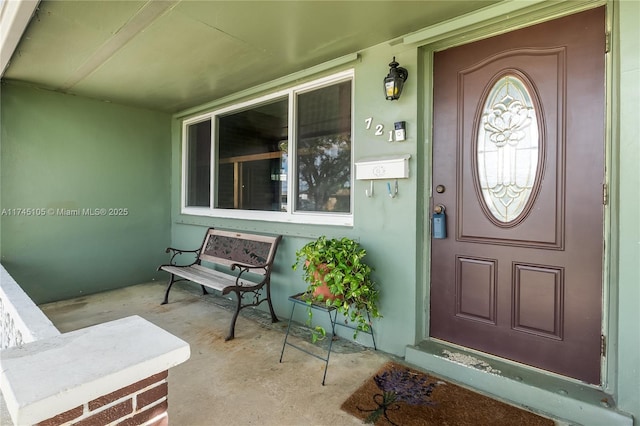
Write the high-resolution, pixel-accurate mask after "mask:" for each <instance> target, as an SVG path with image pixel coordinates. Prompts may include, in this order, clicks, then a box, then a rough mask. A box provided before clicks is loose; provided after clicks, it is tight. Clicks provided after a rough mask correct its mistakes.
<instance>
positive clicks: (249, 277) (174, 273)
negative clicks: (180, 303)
mask: <svg viewBox="0 0 640 426" xmlns="http://www.w3.org/2000/svg"><path fill="white" fill-rule="evenodd" d="M281 239H282V235H278V236H265V235H254V234H247V233H240V232H229V231H222V230H219V229H215V228H209V229H208V230H207V233H206V234H205V236H204V240H203V241H202V246H201V247H200V248H199V249H196V250H181V249H176V248H173V247H168V248H167V249H166V250H165V251H166V253H170V252H171V253H172V255H171V260H170V261H169V262H170V263H169V264H167V265H161V266H159V267H158V271H160V270H162V271H166V272H168V273H170V274H171V278H170V280H169V285H168V286H167V291H166V293H165V295H164V301H163V302H162V304H163V305H164V304H166V303H167V302H168V301H169V291H170V290H171V286H172V285H173V284H174V283H175V282H178V281H186V280H188V281H192V282H194V283H197V284H200V286H201V287H202V294H203V295H204V294H208V293H207V290H206V288H207V287H208V288H211V289H214V290H217V291H220V292H222V294H223V295H226V294H229V293H231V292H234V293H235V294H236V297H237V305H236V310H235V312H234V314H233V319H232V320H231V326H230V328H229V335H228V336H227V337H226V338H225V340H231V339H233V338H234V331H235V326H236V320H237V319H238V314H239V313H240V310H241V309H243V308H246V307H248V306H258V305H259V304H261V303H262V302H264V301H265V300H266V301H267V303H268V305H269V311H270V312H271V321H272V322H278V317H277V316H276V314H275V312H274V311H273V305H272V304H271V288H270V287H271V269H272V266H273V260H274V258H275V255H276V250H277V248H278V244H279V243H280V240H281ZM188 253H191V254H195V256H196V259H195V261H194V262H193V263H190V264H188V265H177V264H176V260H177V259H179V256H180V255H182V254H188ZM263 288H264V294H263V295H261V290H262V289H263ZM245 295H246V296H248V297H249V298H250V301H248V303H244V301H243V300H244V297H245Z"/></svg>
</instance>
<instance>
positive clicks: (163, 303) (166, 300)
mask: <svg viewBox="0 0 640 426" xmlns="http://www.w3.org/2000/svg"><path fill="white" fill-rule="evenodd" d="M174 282H175V275H173V274H171V279H170V280H169V285H168V286H167V291H166V292H165V293H164V300H163V301H162V303H161V305H166V304H167V303H169V291H171V286H172V285H173V283H174Z"/></svg>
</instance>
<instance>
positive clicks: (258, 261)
mask: <svg viewBox="0 0 640 426" xmlns="http://www.w3.org/2000/svg"><path fill="white" fill-rule="evenodd" d="M281 239H282V236H281V235H278V236H267V235H256V234H246V233H241V232H231V231H222V230H219V229H215V228H209V230H208V231H207V234H206V235H205V237H204V241H203V242H202V248H201V249H200V259H201V260H204V261H208V262H213V263H217V264H222V265H225V266H231V265H232V264H233V263H244V264H246V265H251V266H259V265H268V266H267V269H270V268H271V265H272V264H273V258H274V257H275V255H276V249H277V248H278V243H279V242H280V240H281Z"/></svg>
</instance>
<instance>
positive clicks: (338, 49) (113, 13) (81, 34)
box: [0, 0, 498, 112]
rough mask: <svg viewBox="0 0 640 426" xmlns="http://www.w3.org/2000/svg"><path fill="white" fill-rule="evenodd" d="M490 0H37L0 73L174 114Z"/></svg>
mask: <svg viewBox="0 0 640 426" xmlns="http://www.w3.org/2000/svg"><path fill="white" fill-rule="evenodd" d="M497 2H498V0H458V1H433V0H422V1H395V0H393V1H193V0H172V1H170V0H166V1H157V0H156V1H154V0H151V1H132V0H129V1H113V0H112V1H50V0H43V1H41V2H40V4H39V6H38V8H37V10H36V13H35V14H34V16H33V17H32V18H31V20H30V22H29V24H28V26H27V28H26V30H25V32H24V34H23V35H22V38H21V39H20V42H19V43H18V46H17V48H16V50H15V52H14V54H13V56H12V57H11V61H10V63H9V66H8V67H7V69H6V71H5V73H4V75H3V79H6V80H11V81H20V82H25V83H29V84H32V85H35V86H37V87H42V88H46V89H50V90H55V91H60V92H64V93H70V94H76V95H80V96H87V97H91V98H97V99H101V100H105V101H109V102H116V103H122V104H128V105H137V106H141V107H146V108H151V109H157V110H163V111H168V112H175V111H179V110H182V109H185V108H189V107H192V106H195V105H198V104H201V103H204V102H207V101H211V100H215V99H218V98H221V97H224V96H226V95H229V94H232V93H234V92H238V91H241V90H244V89H247V88H249V87H252V86H255V85H258V84H261V83H265V82H267V81H270V80H273V79H275V78H278V77H281V76H284V75H287V74H291V73H293V72H296V71H300V70H303V69H306V68H309V67H311V66H314V65H317V64H320V63H322V62H325V61H328V60H331V59H334V58H337V57H340V56H344V55H346V54H349V53H354V52H358V51H360V50H363V49H365V48H367V47H370V46H373V45H375V44H378V43H382V42H384V41H387V40H393V39H394V38H397V37H400V36H402V35H405V34H408V33H411V32H413V31H416V30H419V29H421V28H424V27H428V26H430V25H433V24H436V23H439V22H442V21H446V20H448V19H451V18H454V17H456V16H460V15H463V14H465V13H468V12H472V11H475V10H478V9H480V8H483V7H486V6H488V5H491V4H494V3H497ZM0 47H4V46H0ZM389 59H391V58H389ZM385 66H386V64H381V74H380V79H382V77H383V76H384V75H383V73H384V72H385V71H386V70H385V68H384V67H385Z"/></svg>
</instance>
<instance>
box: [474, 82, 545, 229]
mask: <svg viewBox="0 0 640 426" xmlns="http://www.w3.org/2000/svg"><path fill="white" fill-rule="evenodd" d="M536 105H538V104H537V103H536ZM477 135H478V139H477V144H476V146H477V151H476V155H477V157H476V165H477V177H478V183H479V185H480V190H481V193H482V197H483V199H484V204H485V206H486V207H487V210H488V211H489V212H490V213H491V214H492V215H493V217H494V218H495V219H496V220H497V221H498V222H499V223H502V224H507V223H512V222H514V221H516V220H518V219H519V218H520V216H521V215H522V214H523V212H524V211H525V207H526V206H527V204H528V203H527V202H528V201H529V199H530V198H531V194H532V192H533V188H534V185H535V183H536V182H535V181H536V174H537V171H538V167H539V165H538V162H539V150H540V141H539V135H538V118H537V112H536V109H535V107H534V104H533V102H532V98H531V94H530V93H529V90H528V89H527V85H526V84H525V83H524V81H523V80H522V79H521V78H519V77H518V76H517V75H514V74H507V75H504V76H503V77H501V78H500V79H498V81H497V82H496V83H495V84H494V85H493V87H492V88H491V90H490V91H489V94H488V96H487V100H486V102H485V104H484V108H483V110H482V114H481V116H480V122H479V123H478V133H477Z"/></svg>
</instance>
